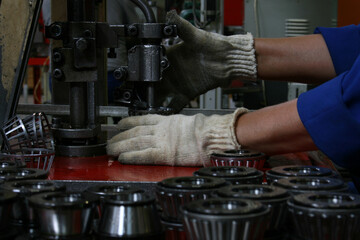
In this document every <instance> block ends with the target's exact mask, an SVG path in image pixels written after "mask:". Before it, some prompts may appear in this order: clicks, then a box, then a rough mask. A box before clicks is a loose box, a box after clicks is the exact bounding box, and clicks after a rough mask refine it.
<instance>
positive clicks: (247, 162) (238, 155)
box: [204, 149, 266, 170]
mask: <svg viewBox="0 0 360 240" xmlns="http://www.w3.org/2000/svg"><path fill="white" fill-rule="evenodd" d="M265 161H266V156H265V154H264V153H261V152H256V151H253V150H248V149H241V150H228V151H222V152H217V153H213V154H211V155H210V162H209V163H207V164H204V165H205V167H209V166H239V167H240V166H243V167H253V168H256V169H259V170H262V169H263V167H264V163H265Z"/></svg>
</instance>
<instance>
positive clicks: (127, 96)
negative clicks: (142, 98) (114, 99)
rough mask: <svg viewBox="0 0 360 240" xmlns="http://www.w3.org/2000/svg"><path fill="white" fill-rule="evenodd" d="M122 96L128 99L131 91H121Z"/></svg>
mask: <svg viewBox="0 0 360 240" xmlns="http://www.w3.org/2000/svg"><path fill="white" fill-rule="evenodd" d="M123 98H124V99H125V100H130V99H131V92H129V91H125V92H124V93H123Z"/></svg>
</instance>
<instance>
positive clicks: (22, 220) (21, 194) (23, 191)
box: [1, 180, 65, 236]
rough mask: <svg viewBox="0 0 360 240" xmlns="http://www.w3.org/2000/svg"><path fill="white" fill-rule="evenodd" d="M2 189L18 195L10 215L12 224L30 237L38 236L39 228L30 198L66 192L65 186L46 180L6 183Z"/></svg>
mask: <svg viewBox="0 0 360 240" xmlns="http://www.w3.org/2000/svg"><path fill="white" fill-rule="evenodd" d="M1 188H2V189H5V190H9V191H11V192H14V193H16V194H17V199H16V201H15V202H14V204H13V206H12V212H11V215H10V216H11V222H12V223H13V225H14V226H17V227H21V228H23V230H24V231H25V232H26V234H28V235H29V236H33V235H36V229H37V228H38V222H37V219H35V216H34V211H33V209H32V208H31V207H30V206H29V201H28V199H29V197H31V196H32V195H34V194H38V193H43V192H57V191H63V190H65V186H63V185H59V184H55V183H54V182H52V181H46V180H25V181H11V182H6V183H4V184H3V185H2V186H1Z"/></svg>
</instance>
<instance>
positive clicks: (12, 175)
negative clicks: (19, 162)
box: [0, 168, 48, 181]
mask: <svg viewBox="0 0 360 240" xmlns="http://www.w3.org/2000/svg"><path fill="white" fill-rule="evenodd" d="M47 177H48V173H47V172H46V171H44V170H42V169H36V168H11V169H0V179H1V180H4V181H16V180H30V179H46V178H47Z"/></svg>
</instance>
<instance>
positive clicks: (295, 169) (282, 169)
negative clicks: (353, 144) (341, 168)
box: [266, 165, 339, 184]
mask: <svg viewBox="0 0 360 240" xmlns="http://www.w3.org/2000/svg"><path fill="white" fill-rule="evenodd" d="M288 177H331V178H339V174H338V173H336V172H335V171H334V170H332V169H330V168H325V167H318V166H298V165H288V166H279V167H274V168H272V169H270V170H268V171H267V172H266V180H267V182H268V183H269V184H271V183H272V182H276V181H277V180H279V179H282V178H288Z"/></svg>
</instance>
